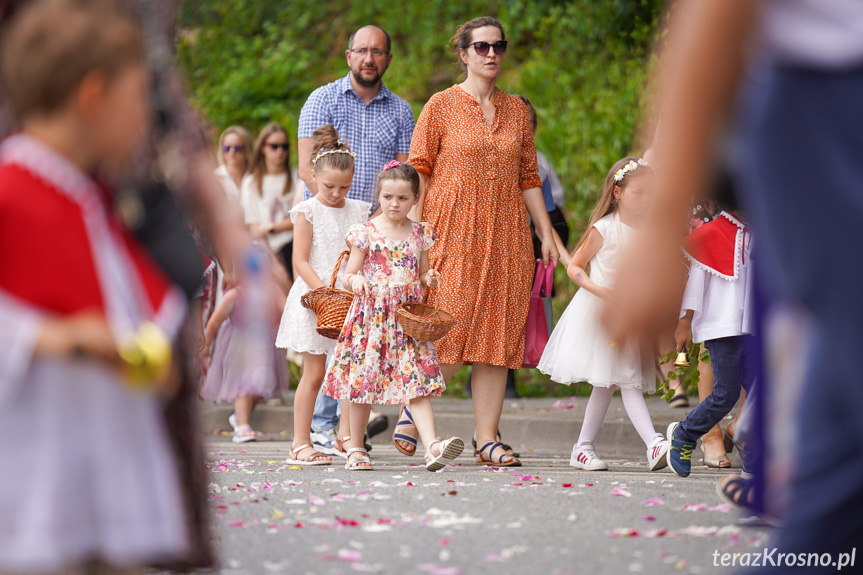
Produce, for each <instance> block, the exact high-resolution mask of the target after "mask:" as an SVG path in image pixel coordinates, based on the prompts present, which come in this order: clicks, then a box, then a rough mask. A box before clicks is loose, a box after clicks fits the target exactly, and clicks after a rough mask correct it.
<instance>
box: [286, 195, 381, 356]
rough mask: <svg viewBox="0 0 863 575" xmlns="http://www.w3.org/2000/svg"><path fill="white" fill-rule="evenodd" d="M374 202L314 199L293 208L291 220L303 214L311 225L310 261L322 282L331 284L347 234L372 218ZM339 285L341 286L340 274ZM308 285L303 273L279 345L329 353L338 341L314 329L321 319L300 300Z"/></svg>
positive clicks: (296, 283) (289, 303)
mask: <svg viewBox="0 0 863 575" xmlns="http://www.w3.org/2000/svg"><path fill="white" fill-rule="evenodd" d="M371 207H372V205H371V204H369V203H368V202H361V201H359V200H352V199H349V198H345V205H344V206H343V207H341V208H333V207H329V206H325V205H324V204H322V203H321V202H320V201H318V200H317V199H315V198H309V199H308V200H305V201H302V202H300V203H299V204H297V205H296V207H294V209H292V210H291V212H290V215H291V221H292V222H294V223H296V222H297V214H299V213H301V212H302V214H303V215H304V216H305V218H306V220H308V221H309V222H310V223H311V224H312V229H313V231H312V249H311V253H310V254H309V264H310V265H311V266H312V269H314V270H315V273H316V274H318V277H319V278H321V281H322V282H324V284H325V285H329V283H330V278H331V277H332V274H333V266H335V265H336V260H337V259H339V254H340V253H342V251H344V249H345V236H346V235H347V233H348V230H349V229H350V227H351V226H352V225H354V224H358V223H362V222H365V221H366V220H368V219H369V212H370V210H371ZM343 273H344V270H340V271H339V279H337V280H336V287H342V285H341V275H342V274H343ZM310 289H311V288H309V284H307V283H306V282H305V280H303V278H302V276H299V275H298V276H297V278H296V280H295V281H294V285H293V286H292V287H291V291H290V293H289V294H288V299H287V302H286V303H285V311H284V312H283V313H282V321H281V323H280V324H279V333H278V335H277V336H276V347H281V348H285V349H291V350H293V351H296V352H298V353H312V354H317V355H324V354H327V353H330V352H331V351H332V350H333V348H334V347H335V345H336V340H334V339H329V338H326V337H324V336H322V335H320V334H318V332H316V331H315V328H316V327H317V325H318V318H317V316H316V315H315V313H314V312H313V311H312V310H310V309H308V308H305V307H303V305H302V304H301V303H300V299H301V298H302V297H303V295H305V294H306V292H308V291H310Z"/></svg>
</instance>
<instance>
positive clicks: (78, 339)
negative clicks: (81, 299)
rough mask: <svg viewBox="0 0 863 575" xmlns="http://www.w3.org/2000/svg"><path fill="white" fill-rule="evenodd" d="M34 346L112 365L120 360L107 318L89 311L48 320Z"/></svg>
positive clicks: (42, 351)
mask: <svg viewBox="0 0 863 575" xmlns="http://www.w3.org/2000/svg"><path fill="white" fill-rule="evenodd" d="M37 349H38V350H39V351H40V352H41V353H43V354H45V355H53V356H59V357H81V358H88V359H95V360H97V361H102V362H105V363H107V364H110V365H112V366H119V365H120V362H121V360H120V356H119V354H118V353H117V346H116V343H115V342H114V336H113V334H112V333H111V328H110V327H109V326H108V322H107V321H106V319H105V317H104V316H103V315H102V314H101V313H98V312H93V311H88V312H82V313H78V314H75V315H73V316H70V317H66V318H62V319H52V320H48V321H47V322H46V323H45V325H44V328H43V330H42V334H41V336H40V338H39V342H38V344H37Z"/></svg>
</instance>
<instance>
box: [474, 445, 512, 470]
mask: <svg viewBox="0 0 863 575" xmlns="http://www.w3.org/2000/svg"><path fill="white" fill-rule="evenodd" d="M487 449H488V453H487V455H488V457H486V450H487ZM497 449H500V450H501V454H500V455H497V456H495V454H494V452H495V450H497ZM474 456H475V457H476V458H477V459H476V464H477V465H495V466H497V467H521V461H519V460H518V459H516V458H515V457H513V456H512V455H509V454H508V453H507V452H506V450H505V449H504V446H503V444H501V443H499V442H497V441H489V442H488V443H486V444H485V445H483V446H482V448H480V450H479V451H474ZM504 457H510V458H512V460H511V461H508V462H506V463H504V462H503V458H504ZM495 459H497V461H495Z"/></svg>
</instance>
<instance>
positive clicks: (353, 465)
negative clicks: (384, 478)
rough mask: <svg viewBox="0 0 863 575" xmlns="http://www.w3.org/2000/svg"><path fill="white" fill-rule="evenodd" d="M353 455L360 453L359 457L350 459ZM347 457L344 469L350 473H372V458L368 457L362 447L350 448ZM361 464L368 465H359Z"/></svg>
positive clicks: (367, 453)
mask: <svg viewBox="0 0 863 575" xmlns="http://www.w3.org/2000/svg"><path fill="white" fill-rule="evenodd" d="M353 453H360V454H361V455H359V456H357V457H351V454H353ZM347 457H348V460H347V461H346V462H345V469H348V470H350V471H374V469H375V468H374V466H373V465H372V458H371V457H369V452H368V451H366V450H365V448H364V447H351V448H350V449H348V453H347ZM362 463H368V465H361V464H362Z"/></svg>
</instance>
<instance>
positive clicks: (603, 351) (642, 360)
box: [537, 214, 656, 393]
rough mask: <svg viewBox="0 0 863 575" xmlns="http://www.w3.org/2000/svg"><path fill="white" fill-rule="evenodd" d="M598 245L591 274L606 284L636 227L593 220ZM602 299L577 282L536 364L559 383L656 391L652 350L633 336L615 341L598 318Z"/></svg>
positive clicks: (609, 217)
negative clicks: (599, 238) (599, 240)
mask: <svg viewBox="0 0 863 575" xmlns="http://www.w3.org/2000/svg"><path fill="white" fill-rule="evenodd" d="M593 226H594V227H595V228H596V230H597V231H598V232H599V233H600V234H601V235H602V247H601V248H599V251H598V252H596V255H595V256H593V258H592V259H591V260H590V279H591V280H593V283H595V284H596V285H598V286H601V287H610V286H611V283H612V281H613V280H614V273H615V271H616V269H617V265H618V263H619V262H620V256H621V253H622V252H623V248H624V246H626V245H628V244H629V242H630V241H632V240H633V239H634V234H635V233H637V232H636V230H634V229H632V228H631V227H629V226H627V225H626V224H624V223H623V222H621V221H620V219H619V218H615V217H614V215H613V214H609V215H607V216H605V217H603V218H600V220H599V221H598V222H596V223H595V224H594V225H593ZM601 309H602V300H600V299H599V297H597V296H595V295H593V294H592V293H590V292H589V291H587V290H586V289H584V288H582V289H579V290H578V291H577V292H575V296H573V298H572V301H571V302H569V305H568V306H567V307H566V311H564V312H563V315H562V316H561V318H560V321H559V322H557V325H556V326H555V328H554V331H553V332H552V334H551V337H550V338H549V340H548V344H547V345H546V346H545V351H543V353H542V358H541V359H540V361H539V365H538V366H537V368H538V369H539V370H540V371H541V372H542V373H545V374H547V375H549V376H551V379H552V380H554V381H556V382H558V383H565V384H570V383H577V382H581V381H586V382H587V383H589V384H591V385H593V386H596V387H610V386H612V385H616V386H618V387H634V388H636V389H641V390H643V391H645V392H648V393H653V392H654V391H656V375H655V372H654V370H655V367H654V364H653V356H652V355H651V354H650V353H642V351H641V349H640V347H639V345H638V342H637V341H635V340H626V341H614V340H612V338H611V336H610V335H609V334H608V332H607V331H606V330H605V328H604V326H603V325H602V323H601V322H600V319H599V314H600V311H601Z"/></svg>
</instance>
